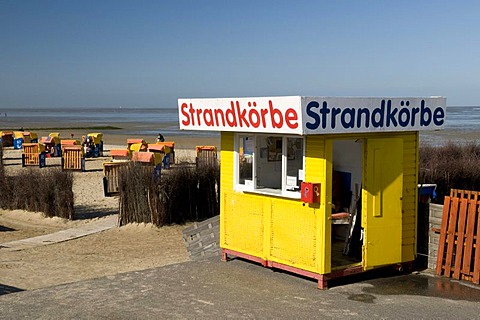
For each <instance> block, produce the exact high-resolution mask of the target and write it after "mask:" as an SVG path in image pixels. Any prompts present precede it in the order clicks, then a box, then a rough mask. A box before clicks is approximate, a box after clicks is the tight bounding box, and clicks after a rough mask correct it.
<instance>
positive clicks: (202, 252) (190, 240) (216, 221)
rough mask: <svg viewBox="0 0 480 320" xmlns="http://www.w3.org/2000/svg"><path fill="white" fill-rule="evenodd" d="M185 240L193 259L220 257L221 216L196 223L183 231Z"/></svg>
mask: <svg viewBox="0 0 480 320" xmlns="http://www.w3.org/2000/svg"><path fill="white" fill-rule="evenodd" d="M182 234H183V240H184V241H185V244H186V246H187V251H188V254H189V256H190V258H192V259H199V258H203V257H211V256H219V255H220V253H221V250H220V246H219V243H220V216H215V217H212V218H210V219H207V220H204V221H201V222H195V223H193V225H192V226H190V227H188V228H185V229H184V230H183V231H182Z"/></svg>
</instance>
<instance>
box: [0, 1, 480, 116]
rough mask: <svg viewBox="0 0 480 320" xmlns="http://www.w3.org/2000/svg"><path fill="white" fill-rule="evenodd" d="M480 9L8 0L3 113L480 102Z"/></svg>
mask: <svg viewBox="0 0 480 320" xmlns="http://www.w3.org/2000/svg"><path fill="white" fill-rule="evenodd" d="M479 17H480V2H478V1H374V0H372V1H328V2H327V1H246V0H243V1H193V0H192V1H107V0H97V1H89V0H81V1H80V0H79V1H75V0H64V1H50V0H37V1H29V0H0V46H1V47H0V108H17V107H82V106H98V107H117V106H131V107H176V103H177V99H178V98H193V97H242V96H278V95H307V96H431V95H441V96H446V97H447V105H450V106H456V105H480V19H479Z"/></svg>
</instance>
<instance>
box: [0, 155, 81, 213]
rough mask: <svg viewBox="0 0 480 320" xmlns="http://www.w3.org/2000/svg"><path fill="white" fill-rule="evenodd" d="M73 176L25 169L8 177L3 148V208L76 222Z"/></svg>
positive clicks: (0, 158) (0, 182)
mask: <svg viewBox="0 0 480 320" xmlns="http://www.w3.org/2000/svg"><path fill="white" fill-rule="evenodd" d="M72 186H73V175H72V173H71V172H66V171H65V172H64V171H62V170H60V169H58V168H45V169H38V168H26V169H25V170H22V171H21V172H20V173H19V174H16V175H14V176H7V175H6V174H5V168H4V165H3V148H1V147H0V195H1V196H0V208H2V209H9V210H15V209H21V210H27V211H37V212H43V213H44V214H45V215H46V216H47V217H54V216H55V217H61V218H66V219H73V191H72Z"/></svg>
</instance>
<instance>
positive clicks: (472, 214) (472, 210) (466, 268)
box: [462, 200, 480, 275]
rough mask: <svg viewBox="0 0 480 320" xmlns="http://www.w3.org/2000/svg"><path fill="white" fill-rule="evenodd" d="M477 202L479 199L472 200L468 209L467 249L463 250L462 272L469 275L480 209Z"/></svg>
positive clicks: (470, 273)
mask: <svg viewBox="0 0 480 320" xmlns="http://www.w3.org/2000/svg"><path fill="white" fill-rule="evenodd" d="M477 204H478V203H477V201H475V200H470V207H469V210H468V218H467V227H466V232H465V249H464V252H463V265H462V273H463V274H467V275H472V272H471V270H470V267H471V261H472V251H473V234H474V231H475V221H476V216H477V212H478V210H479V209H480V207H479V206H477ZM477 208H478V209H477Z"/></svg>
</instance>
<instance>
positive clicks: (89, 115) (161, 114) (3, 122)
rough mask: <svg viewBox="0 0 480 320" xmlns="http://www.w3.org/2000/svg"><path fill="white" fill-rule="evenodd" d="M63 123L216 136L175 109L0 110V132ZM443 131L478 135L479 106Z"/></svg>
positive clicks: (461, 111) (452, 114) (457, 112)
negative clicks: (191, 126) (185, 122)
mask: <svg viewBox="0 0 480 320" xmlns="http://www.w3.org/2000/svg"><path fill="white" fill-rule="evenodd" d="M5 114H6V116H5ZM65 123H69V124H71V123H73V124H75V126H117V127H121V128H123V127H125V128H128V127H130V128H129V129H122V132H121V133H126V134H138V135H144V134H145V135H152V134H153V135H156V134H157V132H162V133H165V134H175V135H196V136H199V135H200V136H201V135H203V136H217V135H218V133H217V132H212V131H207V132H202V131H180V130H179V125H178V110H177V108H78V109H59V108H17V109H11V110H6V109H0V129H1V128H16V126H21V127H25V128H28V127H37V128H38V127H64V124H65ZM62 124H63V125H62ZM126 124H128V126H127V125H126ZM444 131H445V132H446V133H448V132H449V131H452V132H456V131H462V132H464V133H465V132H466V133H467V134H468V132H472V133H475V132H477V133H478V132H480V106H469V107H447V116H446V124H445V130H444ZM426 136H427V138H428V140H432V139H435V136H436V135H435V134H434V133H432V134H430V133H426Z"/></svg>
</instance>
